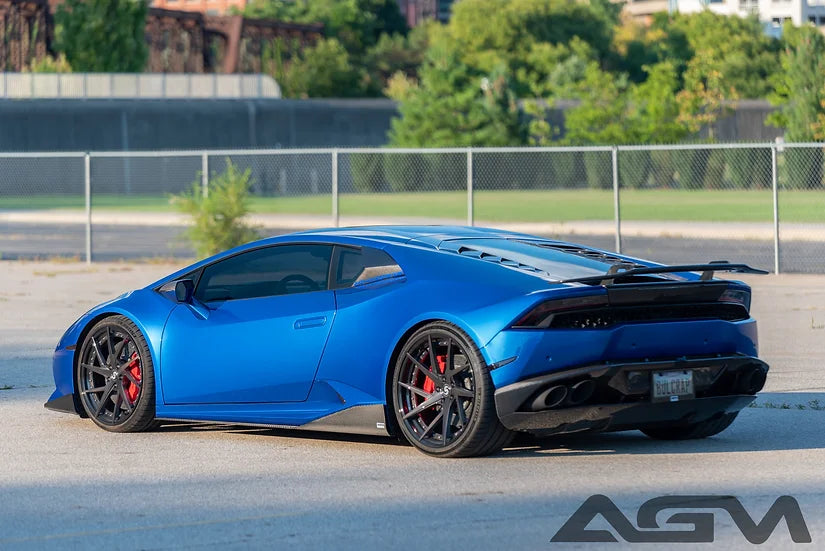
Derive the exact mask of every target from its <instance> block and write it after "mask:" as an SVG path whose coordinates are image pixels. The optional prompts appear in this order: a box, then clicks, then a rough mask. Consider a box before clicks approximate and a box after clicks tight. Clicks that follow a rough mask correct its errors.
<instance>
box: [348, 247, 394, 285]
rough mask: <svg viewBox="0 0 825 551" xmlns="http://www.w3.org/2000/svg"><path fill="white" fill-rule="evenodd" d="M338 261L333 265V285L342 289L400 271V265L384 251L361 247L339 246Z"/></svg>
mask: <svg viewBox="0 0 825 551" xmlns="http://www.w3.org/2000/svg"><path fill="white" fill-rule="evenodd" d="M337 256H338V261H337V263H336V265H335V266H336V267H335V274H334V287H335V288H336V289H344V288H347V287H352V286H353V285H355V284H357V283H364V282H366V281H369V280H371V279H374V278H377V277H381V276H386V275H390V274H395V273H401V267H400V266H399V265H398V263H396V261H395V260H393V258H392V257H391V256H390V255H389V254H387V253H386V252H384V251H382V250H379V249H373V248H372V247H361V248H360V249H356V248H350V247H339V248H338V249H337Z"/></svg>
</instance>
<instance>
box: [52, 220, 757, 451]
mask: <svg viewBox="0 0 825 551" xmlns="http://www.w3.org/2000/svg"><path fill="white" fill-rule="evenodd" d="M716 271H727V272H747V273H764V272H760V271H759V270H755V269H753V268H750V267H748V266H746V265H743V264H729V263H727V262H713V263H710V264H698V265H682V266H663V265H657V264H654V263H651V262H646V261H642V260H638V259H634V258H629V257H625V256H620V255H617V254H613V253H609V252H605V251H600V250H594V249H591V248H587V247H583V246H579V245H574V244H571V243H564V242H560V241H553V240H550V239H544V238H540V237H535V236H531V235H525V234H518V233H511V232H504V231H499V230H492V229H484V228H470V227H444V226H431V227H361V228H341V229H329V230H317V231H309V232H303V233H296V234H291V235H282V236H278V237H273V238H269V239H263V240H261V241H256V242H254V243H249V244H247V245H243V246H241V247H238V248H236V249H233V250H230V251H227V252H224V253H221V254H218V255H216V256H213V257H212V258H208V259H206V260H203V261H200V262H198V263H196V264H193V265H192V266H189V267H188V268H185V269H183V270H180V271H179V272H176V273H174V274H172V275H170V276H168V277H165V278H164V279H162V280H160V281H157V282H155V283H152V284H151V285H149V286H147V287H145V288H143V289H138V290H136V291H130V292H128V293H125V294H124V295H122V296H120V297H118V298H116V299H114V300H112V301H109V302H106V303H104V304H101V305H99V306H97V307H95V308H93V309H92V310H90V311H89V312H87V313H86V314H84V315H83V316H82V317H81V318H80V319H78V320H77V321H76V322H75V323H74V324H72V326H71V327H69V329H68V330H67V331H66V333H65V334H64V335H63V337H62V338H61V339H60V342H59V343H58V345H57V349H56V350H55V354H54V379H55V385H56V387H57V388H56V390H55V391H54V393H53V394H52V396H51V397H50V399H49V401H48V402H47V403H46V407H48V408H50V409H55V410H59V411H68V412H72V413H75V414H79V415H81V416H84V417H89V418H91V419H92V421H93V422H94V423H96V424H97V425H99V426H100V427H102V428H104V429H107V430H111V431H118V432H129V431H141V430H146V429H149V428H151V427H153V426H155V425H156V424H157V423H159V422H164V421H215V422H221V423H237V424H250V425H262V426H273V427H288V428H298V429H308V430H323V431H340V432H352V433H361V434H383V435H394V436H398V437H402V438H404V439H406V440H408V441H409V442H410V443H411V444H413V445H414V446H415V447H417V448H418V449H420V450H421V451H423V452H425V453H428V454H431V455H435V456H442V457H458V456H475V455H484V454H489V453H494V452H496V451H497V450H499V449H501V448H502V447H503V446H504V445H506V443H507V442H508V440H509V439H510V437H511V436H512V435H513V434H514V432H517V431H522V432H530V433H536V434H540V435H547V434H554V433H566V432H575V431H585V430H596V431H615V430H630V429H639V430H642V431H643V432H644V433H645V434H647V435H649V436H651V437H653V438H660V439H687V438H703V437H706V436H711V435H714V434H717V433H719V432H721V431H722V430H724V429H725V428H726V427H728V426H729V425H730V424H731V423H732V422H733V420H734V419H735V418H736V416H737V414H738V412H739V411H740V410H741V409H742V408H743V407H745V406H747V405H748V404H749V403H750V402H751V401H752V400H753V399H754V395H755V394H756V393H757V392H758V391H759V390H761V389H762V387H763V385H764V383H765V377H766V375H767V371H768V366H767V365H766V364H765V363H764V362H762V361H761V360H759V359H758V358H757V337H756V321H755V320H754V319H752V318H751V317H750V314H749V309H750V300H751V292H750V288H749V287H748V286H747V285H745V284H744V283H741V282H737V281H727V280H720V279H715V278H714V277H713V274H714V272H716Z"/></svg>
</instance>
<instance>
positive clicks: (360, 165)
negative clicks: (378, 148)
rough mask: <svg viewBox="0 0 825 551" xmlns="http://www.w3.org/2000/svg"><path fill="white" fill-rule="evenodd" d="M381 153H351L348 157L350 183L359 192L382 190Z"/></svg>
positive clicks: (382, 167) (383, 180) (382, 166)
mask: <svg viewBox="0 0 825 551" xmlns="http://www.w3.org/2000/svg"><path fill="white" fill-rule="evenodd" d="M383 157H384V156H383V155H380V154H376V153H352V154H350V157H349V162H350V171H351V174H352V185H353V186H354V187H355V190H356V191H358V192H360V193H374V192H376V191H383V190H384V182H385V179H384V162H383Z"/></svg>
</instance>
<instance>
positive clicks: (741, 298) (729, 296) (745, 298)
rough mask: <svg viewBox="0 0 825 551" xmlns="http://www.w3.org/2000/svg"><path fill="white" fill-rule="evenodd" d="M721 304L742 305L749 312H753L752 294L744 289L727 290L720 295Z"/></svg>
mask: <svg viewBox="0 0 825 551" xmlns="http://www.w3.org/2000/svg"><path fill="white" fill-rule="evenodd" d="M719 302H731V303H734V304H741V305H742V306H743V307H744V308H745V310H747V311H748V312H750V310H751V294H750V291H745V290H744V289H726V290H725V292H724V293H722V294H721V295H719Z"/></svg>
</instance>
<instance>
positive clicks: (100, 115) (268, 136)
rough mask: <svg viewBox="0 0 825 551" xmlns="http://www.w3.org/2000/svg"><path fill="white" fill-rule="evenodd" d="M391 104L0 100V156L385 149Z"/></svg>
mask: <svg viewBox="0 0 825 551" xmlns="http://www.w3.org/2000/svg"><path fill="white" fill-rule="evenodd" d="M396 112H397V111H396V107H395V103H394V102H392V101H390V100H380V99H377V100H372V99H366V100H265V99H261V100H211V99H209V100H174V99H166V100H108V99H101V100H89V99H86V100H75V99H47V100H0V151H13V152H17V151H137V150H156V149H166V150H168V149H234V148H256V147H283V148H293V147H333V146H340V147H357V146H379V145H384V144H385V143H386V134H387V130H388V129H389V126H390V119H392V117H393V116H395V115H396Z"/></svg>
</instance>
